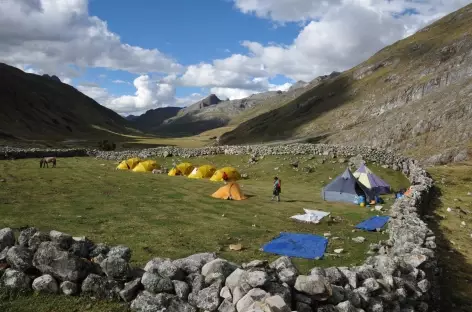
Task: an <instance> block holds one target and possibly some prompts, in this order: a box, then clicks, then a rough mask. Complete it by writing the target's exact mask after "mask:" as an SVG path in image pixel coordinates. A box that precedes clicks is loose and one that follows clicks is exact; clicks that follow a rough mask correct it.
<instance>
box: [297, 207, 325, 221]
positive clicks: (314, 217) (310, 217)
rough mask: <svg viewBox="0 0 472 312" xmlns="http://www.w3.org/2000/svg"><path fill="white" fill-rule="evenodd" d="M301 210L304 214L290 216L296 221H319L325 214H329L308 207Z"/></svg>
mask: <svg viewBox="0 0 472 312" xmlns="http://www.w3.org/2000/svg"><path fill="white" fill-rule="evenodd" d="M303 210H305V214H303V215H295V216H291V217H290V218H291V219H295V220H297V221H302V222H309V223H320V221H321V219H323V218H324V217H326V216H329V214H330V212H325V211H319V210H309V209H303Z"/></svg>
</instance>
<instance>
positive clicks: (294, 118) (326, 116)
mask: <svg viewBox="0 0 472 312" xmlns="http://www.w3.org/2000/svg"><path fill="white" fill-rule="evenodd" d="M471 51H472V5H468V6H466V7H464V8H462V9H460V10H458V11H456V12H454V13H452V14H449V15H448V16H446V17H444V18H442V19H440V20H438V21H437V22H435V23H433V24H431V25H429V26H427V27H425V28H423V29H421V30H420V31H418V32H417V33H416V34H414V35H412V36H410V37H407V38H405V39H403V40H400V41H398V42H396V43H394V44H392V45H390V46H387V47H385V48H384V49H382V50H380V51H379V52H377V53H376V54H375V55H373V56H372V57H371V58H369V59H368V60H366V61H365V62H363V63H361V64H359V65H357V66H355V67H353V68H351V69H349V70H346V71H344V72H342V73H339V72H333V73H331V74H330V75H325V76H321V77H317V78H315V79H314V80H312V81H310V82H304V81H298V82H296V83H295V84H293V85H292V87H291V88H290V89H289V90H287V91H286V92H282V91H268V92H263V93H257V94H253V95H251V96H249V97H247V98H244V99H239V100H221V99H219V98H218V97H217V96H216V95H214V94H211V95H209V96H208V97H206V98H204V99H202V100H201V101H198V102H197V103H194V104H192V105H190V106H188V107H185V108H179V107H161V108H156V109H152V110H149V111H147V112H146V113H145V114H143V115H140V116H133V115H130V116H127V117H126V118H124V117H121V116H120V115H118V114H116V113H115V112H113V111H111V110H110V109H107V108H105V107H103V106H101V105H99V104H98V103H97V102H95V101H94V100H92V99H91V98H89V97H87V96H85V95H84V94H82V93H80V92H79V91H78V90H76V89H75V88H73V87H71V86H69V85H67V84H64V83H62V82H61V81H60V80H59V78H57V77H55V76H47V75H44V76H39V75H34V74H27V73H24V72H23V71H21V70H19V69H16V68H14V67H11V66H8V65H6V64H0V101H1V103H2V111H1V112H0V136H3V137H4V138H10V139H38V138H45V137H46V138H50V139H65V138H69V137H71V136H72V137H74V138H78V137H89V136H90V135H95V134H96V135H98V134H100V133H103V132H104V130H106V131H108V132H114V133H135V130H134V129H137V130H139V131H140V132H143V133H147V134H153V135H155V136H159V137H182V136H192V135H197V134H200V133H202V132H205V131H207V130H212V129H220V128H221V129H224V131H226V132H224V131H223V130H222V135H221V136H220V137H219V142H220V144H247V143H251V144H252V143H266V142H272V141H284V140H292V141H293V140H298V141H308V142H324V143H339V144H357V145H365V146H377V147H384V148H389V149H392V150H395V151H400V152H402V153H405V154H408V155H411V156H415V157H417V158H419V159H423V160H427V161H430V162H434V163H446V162H449V161H460V160H464V159H466V158H467V157H470V156H471V154H470V150H471V147H472V105H471V100H472V52H471ZM228 129H229V131H228ZM223 132H224V133H223Z"/></svg>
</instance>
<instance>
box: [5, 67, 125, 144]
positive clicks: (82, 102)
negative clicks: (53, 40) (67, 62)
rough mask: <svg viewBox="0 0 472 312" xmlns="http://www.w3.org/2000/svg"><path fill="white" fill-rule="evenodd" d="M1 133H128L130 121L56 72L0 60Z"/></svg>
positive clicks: (50, 136)
mask: <svg viewBox="0 0 472 312" xmlns="http://www.w3.org/2000/svg"><path fill="white" fill-rule="evenodd" d="M0 103H2V110H1V112H0V133H1V136H2V137H3V138H6V139H26V140H32V139H33V140H36V139H45V138H46V139H49V140H61V139H70V138H72V137H73V138H84V137H89V136H90V135H94V134H98V133H101V134H103V133H104V130H105V131H112V132H120V133H129V132H130V129H129V128H128V127H129V126H130V124H129V123H128V121H127V120H125V119H124V118H123V117H121V116H120V115H118V114H117V113H116V112H114V111H112V110H111V109H109V108H106V107H104V106H102V105H100V104H99V103H97V102H96V101H95V100H93V99H91V98H90V97H88V96H86V95H85V94H83V93H82V92H80V91H78V90H77V89H75V88H74V87H72V86H70V85H68V84H65V83H62V82H61V81H60V79H59V78H57V77H56V76H49V75H43V76H41V75H36V74H31V73H26V72H24V71H22V70H20V69H18V68H16V67H13V66H10V65H7V64H4V63H0Z"/></svg>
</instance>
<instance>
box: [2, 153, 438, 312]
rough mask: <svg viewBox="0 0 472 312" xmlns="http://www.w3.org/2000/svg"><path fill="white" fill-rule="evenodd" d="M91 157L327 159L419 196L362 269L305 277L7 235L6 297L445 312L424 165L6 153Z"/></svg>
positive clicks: (277, 269)
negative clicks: (394, 178) (395, 176)
mask: <svg viewBox="0 0 472 312" xmlns="http://www.w3.org/2000/svg"><path fill="white" fill-rule="evenodd" d="M51 153H55V155H57V156H59V157H65V156H66V155H73V156H79V155H82V154H83V153H85V154H86V155H89V156H93V157H98V158H102V159H110V160H116V161H119V160H122V159H126V158H129V157H134V156H138V157H142V158H149V157H169V156H179V157H197V156H205V155H217V154H227V155H243V154H250V155H307V154H311V155H324V156H326V157H332V158H336V157H343V158H347V157H354V158H358V159H360V158H363V159H364V160H367V161H371V162H376V163H378V164H380V165H384V166H388V167H390V168H393V169H394V170H400V171H402V172H403V173H404V174H405V175H406V176H407V177H408V178H409V180H410V182H411V185H412V189H413V195H412V196H411V197H404V198H402V199H397V200H396V201H395V202H394V204H393V205H392V207H391V212H390V215H391V220H390V222H389V224H388V232H389V239H388V240H386V241H383V242H381V243H380V244H373V245H372V246H371V251H372V252H373V253H371V254H372V255H371V256H369V257H368V258H367V259H366V261H365V263H364V264H363V265H361V266H357V267H332V268H327V269H323V268H313V269H312V270H311V272H310V273H309V274H308V275H301V274H300V272H298V270H297V268H296V267H295V266H294V265H293V263H292V261H291V260H290V258H288V257H280V258H279V259H277V260H276V261H274V262H272V263H268V262H267V261H264V260H255V261H252V262H250V263H245V264H241V265H239V264H235V263H231V262H228V261H226V260H224V259H220V258H218V257H217V255H216V254H215V253H201V254H196V255H191V256H189V257H187V258H183V259H176V260H173V259H168V258H155V259H152V260H150V261H149V263H147V265H146V266H145V267H144V268H143V269H141V268H134V267H132V266H131V265H130V263H129V261H130V259H131V256H132V251H131V250H130V249H129V248H128V247H126V246H105V245H103V244H95V243H93V242H91V241H90V240H88V239H87V238H85V237H72V236H71V235H68V234H65V233H60V232H57V231H51V232H50V233H44V232H41V231H40V230H38V229H35V228H30V229H25V230H23V231H22V232H21V233H20V235H19V237H17V238H16V237H15V235H14V233H13V231H12V230H11V229H9V228H6V229H2V230H0V272H1V273H0V274H1V275H2V277H1V278H0V291H4V292H5V291H6V292H9V291H16V290H24V291H33V290H34V291H39V292H47V293H56V294H58V293H62V294H64V295H67V296H70V295H82V296H92V297H95V298H102V299H112V300H119V301H123V302H126V303H129V305H130V308H131V310H133V311H140V312H150V311H195V312H196V311H220V312H229V311H237V312H243V311H244V312H246V311H254V312H255V311H265V312H267V311H277V312H280V311H287V312H290V311H298V312H311V311H318V312H322V311H334V312H351V311H352V312H353V311H355V312H362V311H367V312H388V311H394V312H413V311H424V312H425V311H436V306H437V305H436V302H437V301H438V300H439V292H438V287H437V286H438V284H437V276H438V272H439V269H438V267H437V259H436V253H435V250H436V243H435V237H434V234H433V232H432V231H431V230H430V229H429V228H428V226H427V224H426V223H425V222H423V221H422V220H421V215H422V211H423V209H424V207H427V206H428V205H429V204H430V203H429V200H430V191H431V189H432V186H433V181H432V179H431V178H430V176H429V175H428V174H427V172H426V171H425V170H423V169H422V168H421V167H420V165H419V164H418V163H417V162H416V161H414V160H411V159H408V158H406V157H402V156H397V155H395V154H393V153H391V152H389V151H385V150H379V149H373V148H365V147H349V146H335V145H324V144H319V145H312V144H292V145H281V146H264V145H259V146H216V147H208V148H200V149H181V148H169V147H164V148H156V149H146V150H141V151H140V152H139V153H136V152H132V151H122V152H101V151H96V150H67V151H60V150H50V151H40V150H35V151H19V150H13V149H8V150H6V149H3V150H1V151H0V155H4V156H3V157H4V158H6V159H11V158H22V157H26V156H25V155H35V156H33V157H37V155H41V156H49V154H51Z"/></svg>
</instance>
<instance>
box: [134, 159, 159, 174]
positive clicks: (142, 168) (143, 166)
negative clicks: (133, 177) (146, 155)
mask: <svg viewBox="0 0 472 312" xmlns="http://www.w3.org/2000/svg"><path fill="white" fill-rule="evenodd" d="M160 168H161V166H159V165H158V164H157V162H156V161H155V160H145V161H142V162H140V163H139V164H138V165H137V166H136V167H135V168H134V169H133V171H134V172H151V171H153V170H154V169H160Z"/></svg>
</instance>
